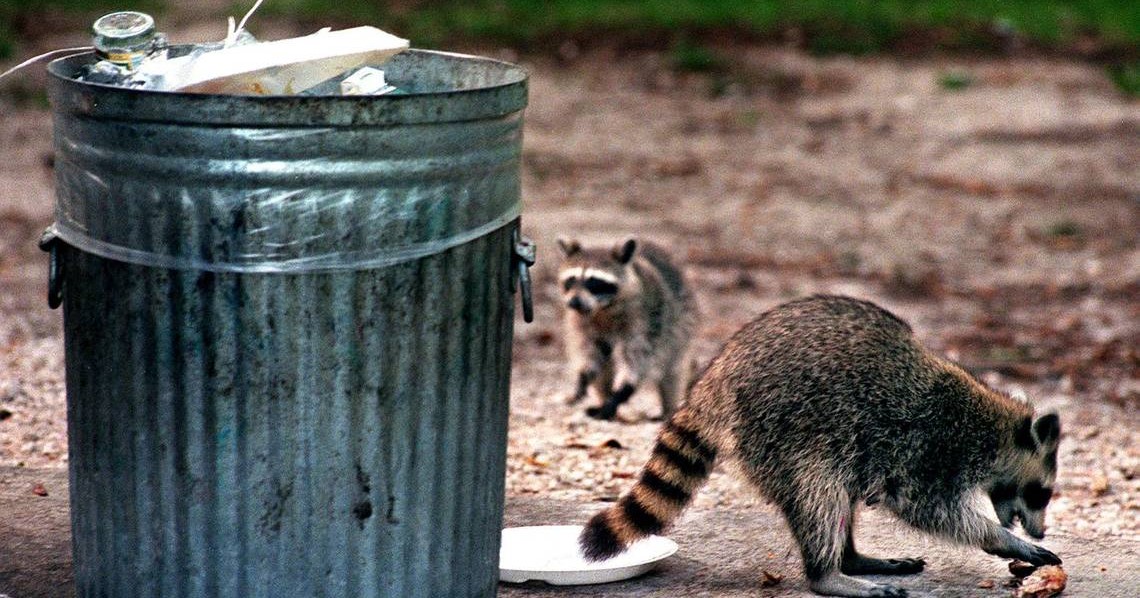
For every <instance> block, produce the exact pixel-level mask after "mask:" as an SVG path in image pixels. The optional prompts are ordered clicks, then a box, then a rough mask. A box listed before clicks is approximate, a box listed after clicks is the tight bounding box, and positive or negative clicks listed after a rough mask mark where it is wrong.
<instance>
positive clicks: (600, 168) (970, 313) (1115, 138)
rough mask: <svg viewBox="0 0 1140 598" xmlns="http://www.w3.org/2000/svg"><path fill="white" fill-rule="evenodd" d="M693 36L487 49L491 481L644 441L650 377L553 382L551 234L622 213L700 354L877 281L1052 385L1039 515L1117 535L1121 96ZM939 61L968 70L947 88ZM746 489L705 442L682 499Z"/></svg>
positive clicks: (1138, 395) (585, 496) (1131, 332)
mask: <svg viewBox="0 0 1140 598" xmlns="http://www.w3.org/2000/svg"><path fill="white" fill-rule="evenodd" d="M718 51H719V52H720V54H721V55H722V56H723V57H724V58H725V67H724V68H723V69H722V70H720V71H718V72H716V73H697V74H694V73H678V72H676V71H675V70H674V69H672V68H671V66H670V64H669V59H668V55H667V54H663V53H659V52H618V51H616V50H589V49H579V48H572V47H567V48H564V52H562V55H561V56H558V57H542V58H534V57H525V56H524V57H521V58H519V57H517V56H512V55H510V53H504V52H499V51H496V50H488V51H485V52H486V53H492V54H497V55H501V56H503V57H506V58H515V59H518V60H520V61H521V62H523V63H524V64H525V65H526V66H528V67H529V68H530V69H531V74H532V75H531V97H530V106H529V108H528V110H527V113H526V131H525V136H526V138H525V145H524V155H523V168H522V176H523V182H524V199H525V202H526V208H525V211H524V224H525V228H526V230H527V233H528V235H529V236H530V237H532V238H533V239H535V240H536V241H537V242H538V244H539V263H538V265H537V266H536V268H537V270H536V278H537V283H538V285H539V288H538V292H537V297H536V300H537V306H536V312H537V317H536V322H535V323H533V324H529V325H527V324H523V323H522V322H521V320H520V322H519V323H518V326H517V327H516V345H515V349H516V350H515V369H514V379H513V388H512V399H511V401H512V415H511V433H510V446H509V455H508V459H509V460H508V471H509V474H508V479H507V492H508V494H509V495H512V496H519V495H541V496H548V497H555V498H569V499H574V500H580V501H583V502H587V501H612V500H613V499H614V498H615V497H616V496H617V495H618V493H619V492H620V491H621V490H622V489H623V488H625V487H626V486H628V485H629V484H630V483H631V479H630V478H632V477H633V476H634V475H635V474H636V471H637V468H638V466H639V465H640V464H641V463H642V462H643V461H644V459H645V458H646V456H647V455H648V451H649V448H650V446H651V441H652V438H653V435H654V432H655V430H656V428H657V424H655V423H653V422H651V421H649V420H648V417H649V416H650V415H653V414H654V411H655V400H654V398H653V396H652V395H651V394H648V393H642V394H639V395H637V396H635V397H634V400H633V402H632V404H631V405H630V406H628V407H627V408H626V409H625V411H624V417H625V420H626V421H620V422H612V423H602V422H595V421H593V420H589V419H587V418H586V417H585V416H584V415H583V414H582V413H581V406H579V407H567V406H565V405H563V404H562V403H561V402H560V400H559V399H558V397H559V396H560V395H562V394H564V393H565V392H566V391H568V390H569V388H570V373H569V372H566V371H565V370H564V359H563V351H562V344H561V340H562V332H561V328H560V320H559V316H560V307H559V306H558V305H557V304H556V293H555V291H554V288H553V279H554V272H555V268H556V265H557V261H558V256H557V250H556V247H555V245H554V239H555V238H556V237H557V236H558V235H571V236H578V237H580V238H582V239H583V240H585V241H588V242H601V243H612V242H614V241H616V240H618V239H621V238H624V237H626V236H629V235H636V236H639V237H644V238H652V239H655V240H657V241H659V242H661V243H662V244H665V245H667V246H669V247H672V248H673V250H674V251H675V253H676V254H677V256H678V257H679V258H681V259H682V260H683V261H684V262H685V263H686V264H687V269H688V272H689V274H690V276H691V280H692V283H693V284H694V286H695V288H696V289H697V293H698V296H699V298H700V301H701V304H702V311H703V315H704V317H703V320H702V323H701V326H700V330H699V335H698V336H697V338H696V339H695V346H696V357H697V360H698V361H699V362H702V363H703V362H704V361H706V360H708V359H709V358H710V357H711V356H712V355H713V354H714V353H715V351H716V349H717V348H718V347H719V345H720V344H721V343H722V342H723V341H724V340H725V339H727V338H728V336H729V335H730V334H731V333H732V332H733V331H735V330H736V329H737V328H738V327H739V326H741V325H742V324H743V323H745V322H746V321H748V320H749V319H750V318H751V317H753V316H754V315H756V314H758V313H759V312H761V311H762V310H764V309H766V308H768V307H771V306H773V305H775V304H776V303H778V302H780V301H783V300H786V299H789V298H792V297H796V296H800V295H803V294H807V293H812V292H823V291H826V292H839V293H847V294H852V295H857V296H860V297H865V298H869V299H872V300H874V301H877V302H879V303H881V304H882V305H884V306H886V307H888V308H890V309H892V310H894V311H895V312H896V313H898V314H899V315H901V316H903V317H904V318H905V319H907V320H908V321H910V323H911V324H912V325H913V326H914V328H915V330H916V331H917V334H918V336H919V337H920V338H921V339H922V341H923V342H925V343H927V344H928V345H929V346H931V347H932V348H934V349H936V350H938V351H941V352H943V353H945V354H947V355H949V356H950V357H952V358H954V359H956V360H959V361H960V362H961V363H963V364H964V365H965V366H966V367H968V368H969V369H971V370H973V371H975V372H977V373H979V375H981V376H982V377H983V378H984V379H985V380H986V381H988V382H989V383H991V384H993V385H995V386H996V387H998V388H1000V389H1003V390H1007V391H1017V390H1021V391H1024V392H1025V393H1026V394H1027V395H1028V396H1029V397H1030V398H1031V400H1033V401H1034V402H1035V403H1036V404H1037V405H1038V406H1039V407H1040V408H1042V409H1056V410H1058V411H1059V412H1060V413H1061V415H1062V419H1063V421H1064V426H1065V438H1064V441H1063V443H1062V448H1061V457H1060V461H1061V474H1060V478H1061V479H1060V483H1059V496H1058V497H1057V499H1056V501H1055V502H1054V503H1053V505H1054V506H1052V507H1051V510H1050V516H1051V521H1050V528H1051V533H1054V534H1080V535H1084V536H1089V535H1095V536H1111V537H1120V538H1126V539H1130V540H1140V232H1138V231H1140V104H1138V103H1137V102H1136V101H1135V100H1133V101H1129V100H1127V99H1126V98H1124V97H1123V96H1121V95H1119V94H1118V93H1117V92H1116V91H1115V90H1114V89H1113V88H1112V86H1111V84H1110V83H1109V82H1108V81H1107V80H1106V78H1105V77H1104V76H1103V72H1102V71H1101V70H1100V69H1099V68H1097V67H1095V66H1091V65H1087V64H1083V63H1080V62H1071V61H1067V60H1064V59H1059V58H1037V57H1017V58H991V59H961V58H926V59H916V60H902V59H894V58H889V57H877V58H859V59H854V58H843V57H837V58H824V59H821V58H814V57H810V56H807V55H804V54H802V53H799V52H797V51H795V50H790V49H785V48H777V47H730V48H720V49H719V50H718ZM948 74H951V75H955V76H961V75H965V76H966V77H967V78H968V79H969V80H970V81H971V84H970V85H968V86H967V87H965V88H964V89H959V90H950V89H946V88H945V86H944V85H940V83H939V82H940V79H942V78H943V77H944V76H946V75H948ZM33 80H34V79H33ZM32 104H34V102H32ZM0 109H2V111H3V118H2V119H0V147H3V148H4V149H3V154H4V159H3V161H0V465H17V464H24V465H26V466H58V467H65V466H66V462H67V456H66V450H67V446H66V445H67V443H66V430H65V415H64V414H65V400H64V394H63V376H64V370H63V363H62V335H61V327H60V320H59V314H58V313H57V312H53V311H50V310H48V308H47V306H46V302H45V297H44V294H45V284H46V258H45V257H44V255H43V254H41V253H40V252H39V251H38V250H37V249H36V243H35V242H36V240H37V239H38V236H39V234H40V231H42V229H43V228H44V227H45V226H46V225H47V224H49V223H50V221H51V211H52V201H53V197H52V183H51V158H50V155H51V149H50V142H51V125H50V113H49V112H48V111H47V110H45V109H43V108H37V107H35V106H33V105H29V102H27V101H19V102H17V101H15V100H13V96H12V94H10V93H9V94H8V95H5V96H0ZM607 441H616V442H608V444H609V445H610V446H605V445H606V444H607ZM28 491H29V492H31V491H32V490H31V489H29V490H28ZM756 501H757V499H756V498H755V497H754V495H753V493H752V491H751V490H750V489H749V488H747V487H745V486H743V485H741V484H740V483H738V482H736V481H735V480H734V479H733V478H732V477H731V476H729V475H726V474H725V473H724V472H721V471H719V470H718V472H717V473H715V474H714V476H713V479H712V480H711V482H710V484H709V485H708V486H707V487H706V489H705V490H704V491H703V493H702V494H701V495H700V497H699V498H698V505H701V506H705V507H708V506H717V505H723V506H724V507H725V508H733V509H743V510H746V509H749V508H753V507H755V506H756ZM551 523H563V522H551Z"/></svg>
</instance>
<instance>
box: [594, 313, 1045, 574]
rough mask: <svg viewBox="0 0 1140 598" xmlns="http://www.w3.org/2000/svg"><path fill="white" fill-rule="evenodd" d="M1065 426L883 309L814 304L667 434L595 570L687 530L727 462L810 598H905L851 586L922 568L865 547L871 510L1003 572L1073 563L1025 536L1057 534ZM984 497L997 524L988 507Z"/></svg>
mask: <svg viewBox="0 0 1140 598" xmlns="http://www.w3.org/2000/svg"><path fill="white" fill-rule="evenodd" d="M1060 435H1061V427H1060V421H1059V419H1058V417H1057V415H1056V414H1053V413H1049V414H1046V415H1042V416H1039V417H1035V416H1034V413H1033V408H1032V407H1030V406H1029V405H1028V404H1026V403H1024V402H1021V401H1017V400H1014V399H1011V398H1009V397H1007V396H1006V395H1004V394H1001V393H998V392H995V391H993V390H991V389H990V388H987V387H986V386H984V385H983V384H982V383H980V382H978V381H977V380H975V379H974V378H973V377H972V376H970V375H969V374H967V373H966V372H965V371H964V370H962V368H960V367H958V366H957V365H955V364H953V363H951V362H949V361H946V360H944V359H942V358H940V357H938V356H936V355H934V354H932V353H930V352H929V351H927V350H926V349H924V348H923V347H922V346H921V345H919V344H918V342H916V341H915V339H914V337H913V336H912V334H911V329H910V327H909V326H908V325H907V324H906V323H905V322H903V321H902V320H900V319H899V318H897V317H895V316H894V315H892V314H891V313H889V312H887V311H885V310H883V309H881V308H879V307H877V306H875V305H874V304H871V303H867V302H864V301H859V300H855V299H850V298H846V297H834V296H815V297H810V298H807V299H801V300H797V301H793V302H791V303H787V304H785V305H782V306H779V307H776V308H775V309H772V310H771V311H768V312H766V313H764V314H763V315H761V316H760V317H759V318H758V319H756V320H755V321H753V322H752V323H750V324H748V325H747V326H745V327H744V328H743V329H742V330H740V331H739V332H738V333H736V335H735V336H733V337H732V338H731V339H730V340H729V341H728V343H727V344H726V345H725V346H724V348H723V349H722V350H721V353H720V355H718V356H717V357H716V358H715V359H714V360H713V361H712V363H711V364H710V365H709V366H708V368H707V369H706V370H705V371H704V373H703V374H701V376H700V377H699V378H698V379H697V381H696V382H695V383H694V384H693V386H692V387H691V389H690V391H689V397H688V401H687V402H686V403H685V405H684V406H682V407H681V408H680V409H679V410H678V411H677V412H676V413H675V414H674V415H673V416H672V418H670V419H669V421H668V422H667V423H666V424H665V425H664V426H663V427H662V430H661V432H660V433H659V435H658V437H657V442H656V445H655V446H654V449H653V454H652V456H651V457H650V459H649V462H648V463H647V464H646V465H645V467H644V469H643V470H642V472H641V475H640V478H639V479H638V481H637V483H636V484H635V485H634V486H633V488H632V489H631V490H630V491H629V492H628V493H626V494H625V495H624V496H623V497H622V498H621V499H620V500H619V501H618V502H617V503H615V504H614V505H613V506H612V507H610V508H609V509H606V510H604V511H602V512H600V513H598V514H597V515H595V516H594V517H593V518H592V519H590V521H589V523H588V524H587V525H586V528H585V529H584V531H583V532H582V536H581V538H580V544H581V548H582V551H583V554H584V555H585V556H586V557H587V558H589V559H591V560H600V559H605V558H608V557H611V556H613V555H615V554H618V553H620V552H622V551H623V550H625V548H626V547H627V546H629V544H630V543H632V542H633V541H635V540H637V539H639V538H642V537H645V536H647V535H650V534H656V533H659V532H661V531H662V530H664V529H665V528H666V527H667V526H668V525H669V524H670V523H672V522H673V521H675V520H676V519H677V517H678V516H679V515H680V514H681V511H682V510H683V509H684V508H685V506H686V505H688V504H689V502H690V501H691V500H692V497H693V495H694V493H695V492H696V491H697V489H698V488H699V487H700V486H701V485H702V484H703V483H704V481H705V480H706V479H707V478H708V475H709V472H710V471H711V469H712V467H713V464H714V462H715V461H716V459H717V457H718V455H719V456H723V457H726V458H729V459H732V460H734V461H736V462H737V463H738V464H739V465H740V468H739V470H740V472H741V473H742V474H743V475H744V476H745V477H746V479H747V480H748V481H750V482H751V483H752V484H753V485H754V486H755V487H756V489H757V490H758V491H759V492H761V493H762V494H763V495H764V496H766V497H767V498H768V499H770V500H771V501H772V502H774V503H775V504H776V505H777V506H778V507H779V508H780V509H781V510H782V511H783V514H784V517H785V518H786V520H787V523H788V526H789V528H790V529H791V531H792V534H793V535H794V536H795V539H796V541H797V542H798V544H799V547H800V552H801V555H802V557H803V564H804V571H805V574H806V576H807V579H808V581H809V583H810V586H811V589H812V590H814V591H815V592H817V593H820V594H826V595H832V596H905V595H906V591H905V590H903V589H901V588H898V587H896V586H893V585H886V584H883V585H880V584H876V583H872V582H870V581H867V580H862V579H857V578H855V577H850V575H862V574H908V573H917V572H919V571H921V570H922V569H923V567H924V566H925V562H924V561H923V560H922V559H913V558H896V559H882V558H874V557H870V556H866V555H864V554H861V553H860V552H858V551H857V550H856V548H855V540H854V534H853V531H854V523H855V511H856V507H857V506H858V504H859V503H861V502H867V503H868V504H871V503H881V504H882V505H883V506H884V507H885V508H886V509H887V510H889V511H890V512H892V513H894V514H895V515H896V516H898V517H899V518H900V519H902V520H903V521H905V522H906V523H908V524H910V525H912V526H914V527H916V528H918V529H920V530H923V531H926V532H928V533H931V534H935V535H938V536H941V537H943V538H946V539H949V540H952V541H955V542H958V543H961V544H967V545H972V546H977V547H979V548H981V549H982V550H984V551H986V552H988V553H990V554H994V555H997V556H1000V557H1004V558H1017V559H1021V560H1024V561H1028V562H1030V563H1033V564H1035V565H1043V564H1060V562H1061V559H1060V558H1058V557H1057V555H1055V554H1053V553H1052V552H1050V551H1048V550H1046V549H1044V548H1041V547H1040V546H1036V545H1033V544H1030V543H1028V542H1026V541H1024V540H1022V539H1020V538H1018V537H1017V536H1015V535H1013V534H1012V533H1010V532H1009V531H1008V530H1007V529H1005V528H1009V527H1012V525H1013V523H1014V520H1015V519H1019V520H1020V521H1021V525H1022V528H1023V529H1024V530H1025V531H1026V532H1027V533H1028V534H1029V535H1030V536H1033V537H1034V538H1042V537H1044V535H1045V507H1046V505H1048V504H1049V498H1050V497H1051V495H1052V488H1053V484H1054V480H1055V478H1056V475H1057V444H1058V440H1059V439H1060ZM982 493H985V494H986V495H988V497H989V499H990V501H991V502H992V503H993V506H994V510H995V511H996V513H997V517H998V520H999V521H1000V525H999V524H998V522H994V521H993V520H992V519H990V518H988V517H987V516H986V515H985V514H984V513H983V512H982V511H980V510H978V506H977V505H975V498H979V495H980V494H982Z"/></svg>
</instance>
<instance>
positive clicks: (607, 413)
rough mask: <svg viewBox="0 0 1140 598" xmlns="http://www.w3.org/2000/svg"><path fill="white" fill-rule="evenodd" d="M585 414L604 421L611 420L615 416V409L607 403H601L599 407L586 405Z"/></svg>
mask: <svg viewBox="0 0 1140 598" xmlns="http://www.w3.org/2000/svg"><path fill="white" fill-rule="evenodd" d="M586 415H588V416H590V417H592V418H594V419H600V420H605V421H611V420H613V418H614V417H616V416H617V409H616V408H614V407H610V406H609V405H602V406H601V407H587V408H586Z"/></svg>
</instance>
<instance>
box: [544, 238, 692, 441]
mask: <svg viewBox="0 0 1140 598" xmlns="http://www.w3.org/2000/svg"><path fill="white" fill-rule="evenodd" d="M558 244H559V246H560V247H561V249H562V253H563V260H562V264H561V267H560V268H559V274H558V284H559V285H560V288H561V292H562V297H563V304H564V307H565V308H566V309H565V312H566V313H565V319H564V322H565V335H566V350H567V356H568V357H569V361H570V366H571V368H572V369H573V375H574V378H575V388H574V391H573V393H572V394H571V395H570V396H569V397H568V402H570V403H571V404H573V403H576V402H578V401H580V400H582V399H583V398H584V397H585V396H586V395H587V394H588V392H589V390H590V389H591V388H593V390H594V392H595V394H596V395H597V396H598V398H599V399H600V401H599V404H598V405H596V406H591V407H589V408H588V409H587V410H586V413H587V414H588V415H589V416H590V417H594V418H597V419H613V418H614V417H615V416H616V414H617V410H618V406H620V405H621V404H622V403H624V402H626V401H628V400H629V398H630V396H632V395H633V393H634V392H635V391H636V390H637V389H638V388H639V387H641V386H642V385H643V384H646V383H649V384H651V385H655V386H656V387H657V390H658V393H659V395H660V399H661V412H662V417H668V416H669V415H670V414H672V413H673V412H674V411H675V410H676V408H677V402H678V400H679V398H680V397H681V396H682V395H683V394H684V390H685V387H686V386H687V385H688V382H689V379H690V377H691V373H692V372H691V369H692V367H691V363H690V361H689V359H688V349H689V340H690V337H691V336H692V334H693V332H694V329H695V328H696V321H697V306H696V300H695V298H694V297H693V295H692V293H691V292H690V290H689V288H688V285H687V284H686V282H685V277H684V275H683V274H682V272H681V270H680V269H679V268H678V267H677V266H676V265H675V264H674V263H673V260H672V259H671V258H670V257H669V254H668V253H667V252H666V251H665V250H664V249H662V248H661V247H659V246H658V245H655V244H653V243H651V242H647V241H641V242H639V241H638V240H637V239H627V240H625V241H624V242H622V243H618V244H617V245H615V246H614V247H612V248H608V247H607V248H600V247H583V246H582V245H581V244H580V243H579V242H578V241H575V240H570V239H565V238H560V239H559V240H558Z"/></svg>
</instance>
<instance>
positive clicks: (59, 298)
mask: <svg viewBox="0 0 1140 598" xmlns="http://www.w3.org/2000/svg"><path fill="white" fill-rule="evenodd" d="M62 242H63V241H60V239H59V235H58V234H57V233H56V232H55V226H49V227H47V228H46V229H44V234H42V235H40V243H39V245H40V249H42V250H44V251H46V252H48V254H49V257H48V292H47V300H48V307H50V308H51V309H55V308H57V307H59V306H60V305H61V304H62V303H63V276H62V273H61V269H62V268H63V265H62V263H61V262H60V257H59V244H60V243H62Z"/></svg>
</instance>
